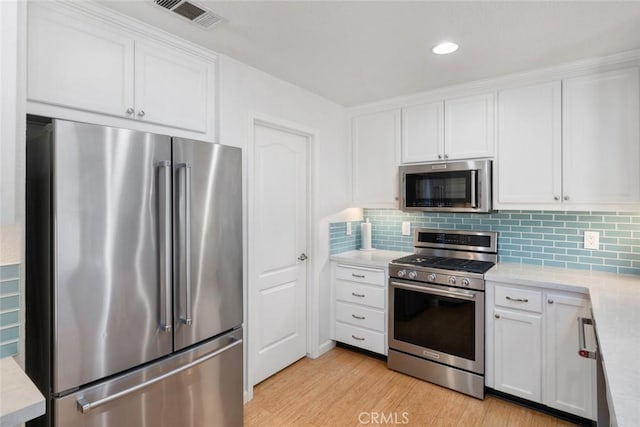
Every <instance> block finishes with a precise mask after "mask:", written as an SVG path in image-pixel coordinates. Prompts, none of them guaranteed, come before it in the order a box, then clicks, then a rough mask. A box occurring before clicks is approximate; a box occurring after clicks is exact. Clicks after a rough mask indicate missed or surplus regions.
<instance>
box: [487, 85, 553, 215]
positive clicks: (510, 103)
mask: <svg viewBox="0 0 640 427" xmlns="http://www.w3.org/2000/svg"><path fill="white" fill-rule="evenodd" d="M561 114H562V111H561V83H560V82H559V81H556V82H549V83H543V84H539V85H533V86H526V87H519V88H514V89H507V90H503V91H500V92H499V93H498V123H499V124H498V164H497V169H498V183H497V184H498V197H497V201H496V207H500V205H501V204H506V205H507V207H508V204H509V203H557V204H560V203H561V201H560V200H561V195H562V140H561V138H562V123H561V120H562V115H561Z"/></svg>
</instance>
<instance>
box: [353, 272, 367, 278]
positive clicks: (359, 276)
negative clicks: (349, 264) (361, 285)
mask: <svg viewBox="0 0 640 427" xmlns="http://www.w3.org/2000/svg"><path fill="white" fill-rule="evenodd" d="M351 275H352V276H353V277H357V278H358V279H364V274H356V273H351Z"/></svg>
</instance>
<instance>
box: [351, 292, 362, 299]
mask: <svg viewBox="0 0 640 427" xmlns="http://www.w3.org/2000/svg"><path fill="white" fill-rule="evenodd" d="M351 295H353V296H354V297H358V298H364V294H356V293H355V292H351Z"/></svg>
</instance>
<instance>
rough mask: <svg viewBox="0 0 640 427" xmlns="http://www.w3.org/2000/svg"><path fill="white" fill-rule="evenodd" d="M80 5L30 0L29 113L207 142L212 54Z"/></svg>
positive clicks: (210, 132)
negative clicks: (103, 16)
mask: <svg viewBox="0 0 640 427" xmlns="http://www.w3.org/2000/svg"><path fill="white" fill-rule="evenodd" d="M84 7H93V8H95V7H98V6H90V5H89V6H86V5H84V4H83V3H79V4H78V5H74V4H72V3H68V4H60V3H46V2H30V3H29V7H28V78H27V85H28V93H27V98H28V107H27V108H28V111H29V112H30V113H34V114H39V115H48V116H52V117H60V118H66V119H70V120H78V121H90V122H93V123H97V124H103V125H109V126H117V127H131V128H134V129H140V130H147V131H151V132H170V133H171V134H175V135H178V136H195V137H196V138H205V139H206V138H207V137H208V139H213V138H214V129H215V111H214V107H215V69H216V57H215V55H213V54H211V55H209V54H208V53H202V54H201V55H200V54H198V53H201V52H200V51H199V50H197V49H196V50H194V49H192V48H191V47H190V46H189V47H185V48H184V49H181V48H178V46H180V45H181V43H182V42H180V41H178V40H176V39H172V40H171V41H169V40H165V39H162V38H160V37H159V36H158V35H157V34H155V33H154V34H151V33H149V34H147V33H146V32H145V33H144V35H143V33H142V32H141V31H144V28H143V29H141V28H136V30H137V31H135V32H134V31H133V29H130V28H128V27H127V23H125V22H122V23H119V24H121V25H116V24H114V23H112V22H111V21H107V20H102V19H100V18H98V17H96V16H95V15H94V12H95V11H91V12H87V10H85V9H83V8H84ZM105 13H108V12H105ZM110 18H111V19H115V18H113V17H110ZM147 35H148V37H147ZM185 46H188V45H187V44H186V43H185ZM194 52H197V53H194ZM163 128H171V129H172V130H170V131H165V130H163ZM176 130H183V131H185V132H182V133H180V131H176ZM190 133H194V134H195V135H190Z"/></svg>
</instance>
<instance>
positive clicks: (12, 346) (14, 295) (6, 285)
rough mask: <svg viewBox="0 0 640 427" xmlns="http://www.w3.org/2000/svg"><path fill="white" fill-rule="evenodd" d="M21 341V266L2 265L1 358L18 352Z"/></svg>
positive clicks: (0, 285)
mask: <svg viewBox="0 0 640 427" xmlns="http://www.w3.org/2000/svg"><path fill="white" fill-rule="evenodd" d="M19 341H20V266H19V265H3V266H0V358H3V357H7V356H13V355H16V354H17V353H18V343H19Z"/></svg>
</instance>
